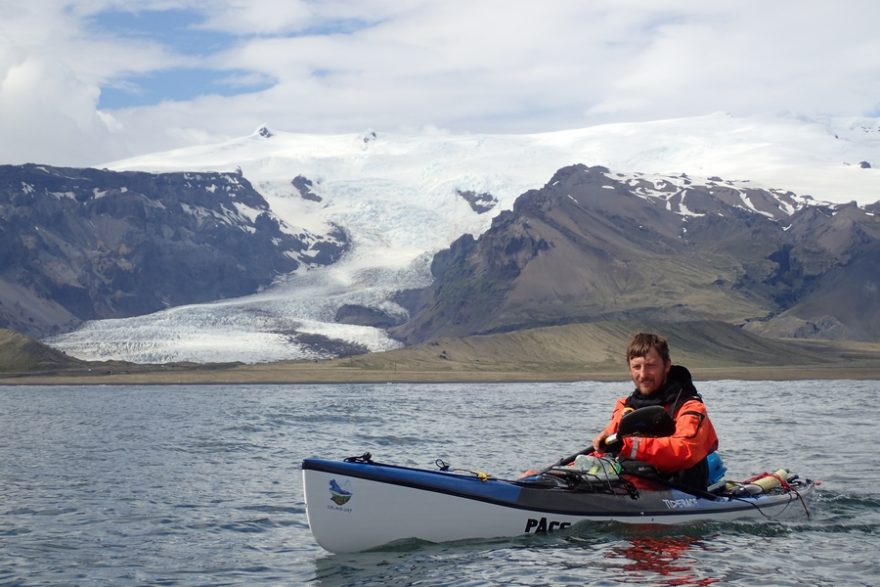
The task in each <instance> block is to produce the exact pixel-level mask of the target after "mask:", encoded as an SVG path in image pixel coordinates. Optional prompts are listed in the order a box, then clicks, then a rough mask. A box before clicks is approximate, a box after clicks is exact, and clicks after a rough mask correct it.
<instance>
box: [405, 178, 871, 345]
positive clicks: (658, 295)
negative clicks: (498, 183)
mask: <svg viewBox="0 0 880 587" xmlns="http://www.w3.org/2000/svg"><path fill="white" fill-rule="evenodd" d="M875 212H876V207H867V208H859V207H858V206H856V205H855V204H849V205H834V206H831V205H821V204H818V203H815V202H810V200H809V198H808V197H807V198H798V197H797V196H796V195H795V194H792V193H790V192H781V191H766V190H759V189H743V188H742V187H741V186H739V185H734V184H731V183H728V182H724V181H723V180H721V179H720V178H711V179H710V180H709V181H708V182H705V183H701V184H700V183H696V182H694V181H692V180H691V179H690V178H688V177H687V176H679V177H674V178H673V177H670V178H668V180H663V181H658V180H656V179H648V178H646V177H643V176H638V175H637V176H630V175H622V174H615V173H611V172H609V170H608V169H606V168H604V167H586V166H583V165H576V166H571V167H567V168H564V169H561V170H560V171H558V172H557V173H556V174H555V175H554V177H553V178H552V179H551V180H550V182H549V183H548V184H547V185H545V186H544V187H543V188H542V189H539V190H533V191H529V192H527V193H525V194H523V195H522V196H520V197H519V198H518V199H517V201H516V203H515V206H514V209H513V210H512V211H508V212H503V213H501V214H500V215H499V216H497V217H496V218H495V220H494V221H493V224H492V227H491V228H490V229H489V230H488V231H487V232H485V233H484V234H483V235H482V236H480V238H478V239H475V238H474V237H472V236H470V235H465V236H462V237H461V238H459V239H458V240H456V241H455V242H454V243H453V244H452V245H451V246H450V248H449V249H446V250H444V251H441V252H440V253H438V254H437V255H436V256H435V258H434V261H433V264H432V273H433V275H434V283H433V285H432V286H430V287H429V288H428V289H427V290H425V291H421V292H418V294H411V295H410V296H409V299H412V300H418V303H417V304H414V305H413V306H412V307H411V308H410V309H411V311H412V316H411V319H410V320H409V321H408V322H407V323H406V324H404V325H402V326H400V327H397V328H396V329H394V330H393V332H394V334H395V335H396V336H398V337H400V338H401V339H402V340H404V341H405V342H407V343H415V342H420V341H425V340H430V339H434V338H437V337H440V336H464V335H473V334H487V333H495V332H506V331H512V330H518V329H523V328H531V327H535V326H547V325H557V324H567V323H577V322H597V321H607V320H624V319H625V320H644V321H654V322H657V321H667V322H668V321H673V322H674V321H685V320H704V319H712V320H721V321H725V322H728V323H732V324H738V325H744V326H745V327H746V328H748V329H751V330H754V331H757V332H761V333H765V334H771V335H774V336H808V337H812V338H815V337H820V338H821V337H825V338H847V339H853V340H880V291H878V290H880V217H878V216H876V215H875Z"/></svg>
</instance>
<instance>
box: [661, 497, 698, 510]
mask: <svg viewBox="0 0 880 587" xmlns="http://www.w3.org/2000/svg"><path fill="white" fill-rule="evenodd" d="M697 502H698V500H697V498H696V497H688V498H685V499H664V500H663V503H665V504H666V507H667V508H669V509H671V510H680V509H684V508H692V507H695V506H696V505H697Z"/></svg>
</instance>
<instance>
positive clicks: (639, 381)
mask: <svg viewBox="0 0 880 587" xmlns="http://www.w3.org/2000/svg"><path fill="white" fill-rule="evenodd" d="M670 367H672V362H669V363H665V362H664V361H663V359H662V358H660V353H658V352H657V349H655V348H651V350H650V351H648V354H647V355H645V356H644V357H633V358H632V359H630V361H629V374H630V376H631V377H632V380H633V383H635V384H636V389H638V390H639V392H641V394H642V395H651V394H652V393H654V392H655V391H657V390H658V389H660V388H661V387H663V384H664V383H665V382H666V374H667V373H669V369H670Z"/></svg>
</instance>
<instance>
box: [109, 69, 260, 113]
mask: <svg viewBox="0 0 880 587" xmlns="http://www.w3.org/2000/svg"><path fill="white" fill-rule="evenodd" d="M274 84H275V81H274V80H272V79H269V78H266V77H265V76H259V77H254V74H253V73H251V72H248V71H244V70H222V71H219V70H210V69H167V70H163V71H156V72H152V73H149V74H143V75H136V76H129V77H127V78H124V79H122V80H118V83H116V84H114V85H112V86H105V87H103V88H101V97H100V98H99V100H98V108H100V109H102V110H113V109H116V108H129V107H134V106H149V105H151V104H158V103H159V102H162V101H163V100H191V99H193V98H197V97H199V96H207V95H215V96H236V95H238V94H246V93H250V92H258V91H260V90H265V89H267V88H270V87H272V86H273V85H274Z"/></svg>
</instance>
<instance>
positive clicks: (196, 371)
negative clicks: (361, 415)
mask: <svg viewBox="0 0 880 587" xmlns="http://www.w3.org/2000/svg"><path fill="white" fill-rule="evenodd" d="M96 371H103V373H100V372H98V373H96ZM690 371H691V373H692V374H693V377H694V381H720V380H750V381H755V380H767V381H799V380H800V381H803V380H880V364H851V365H846V364H837V365H785V366H779V365H777V366H774V365H760V366H757V365H737V366H695V367H690ZM576 381H622V382H628V381H629V375H628V373H627V372H626V371H625V369H623V368H620V369H614V370H609V369H607V368H597V369H579V370H554V369H552V368H548V369H531V370H510V369H498V370H494V369H486V368H485V367H484V368H481V369H456V370H440V369H430V368H428V369H394V370H389V369H364V368H352V367H341V366H338V365H336V366H313V365H306V364H285V365H273V364H269V365H257V366H255V365H244V366H242V365H239V366H234V367H199V368H191V367H188V368H183V367H152V368H144V369H134V370H129V369H118V368H117V369H101V368H93V369H92V370H91V371H81V370H75V371H71V370H62V371H58V372H20V373H6V374H0V386H13V385H18V386H27V385H32V386H37V385H58V386H63V385H108V384H112V385H156V386H159V385H224V384H226V385H294V384H299V385H320V384H375V383H406V384H419V383H530V382H531V383H552V382H559V383H569V382H576Z"/></svg>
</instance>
